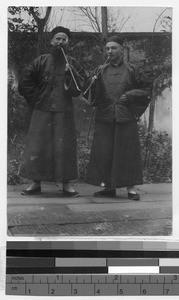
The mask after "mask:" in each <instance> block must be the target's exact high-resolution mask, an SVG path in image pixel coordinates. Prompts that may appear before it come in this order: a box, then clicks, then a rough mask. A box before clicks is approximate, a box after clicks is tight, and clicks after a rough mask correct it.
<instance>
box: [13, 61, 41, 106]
mask: <svg viewBox="0 0 179 300" xmlns="http://www.w3.org/2000/svg"><path fill="white" fill-rule="evenodd" d="M38 78H39V76H38V59H35V60H34V61H33V62H32V63H31V64H30V65H29V66H28V67H27V68H26V69H25V70H23V72H22V75H21V78H20V80H19V83H18V92H19V94H20V95H21V96H23V97H24V98H25V100H26V101H27V103H28V104H29V105H30V106H31V107H32V108H33V106H34V104H35V94H36V92H37V88H38V81H39V79H38Z"/></svg>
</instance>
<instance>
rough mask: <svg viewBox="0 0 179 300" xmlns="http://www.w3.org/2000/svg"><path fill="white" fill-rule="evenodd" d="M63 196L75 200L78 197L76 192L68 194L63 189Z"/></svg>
mask: <svg viewBox="0 0 179 300" xmlns="http://www.w3.org/2000/svg"><path fill="white" fill-rule="evenodd" d="M63 195H64V196H67V197H73V198H76V197H78V196H79V193H78V192H77V191H74V192H68V191H66V190H64V189H63Z"/></svg>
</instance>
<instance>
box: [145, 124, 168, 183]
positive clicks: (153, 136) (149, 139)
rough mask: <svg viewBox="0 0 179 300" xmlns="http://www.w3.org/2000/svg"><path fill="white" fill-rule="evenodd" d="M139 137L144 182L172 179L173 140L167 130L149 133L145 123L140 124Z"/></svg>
mask: <svg viewBox="0 0 179 300" xmlns="http://www.w3.org/2000/svg"><path fill="white" fill-rule="evenodd" d="M139 137H140V143H141V152H142V153H141V154H142V161H143V173H144V182H153V183H159V182H171V181H172V140H171V137H170V136H169V135H168V134H167V132H165V131H156V130H153V131H152V132H151V133H148V131H147V128H146V126H145V125H144V124H142V123H140V124H139Z"/></svg>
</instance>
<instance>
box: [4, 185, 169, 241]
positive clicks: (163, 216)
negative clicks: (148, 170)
mask: <svg viewBox="0 0 179 300" xmlns="http://www.w3.org/2000/svg"><path fill="white" fill-rule="evenodd" d="M26 187H27V185H26V186H25V185H20V186H8V193H7V198H8V199H7V202H8V204H7V222H8V232H7V234H8V235H9V236H22V237H25V236H30V237H37V236H43V237H44V236H45V237H49V236H58V237H60V236H63V237H64V236H67V237H69V236H95V237H96V236H108V237H109V236H165V235H170V234H172V185H171V184H170V183H166V184H144V185H141V186H138V187H137V189H138V193H139V194H140V195H141V200H140V201H132V200H129V199H128V198H127V193H126V189H125V188H122V189H117V197H116V198H95V197H93V193H94V192H95V191H98V190H101V188H100V187H94V186H91V185H88V184H85V183H76V184H75V185H74V187H75V189H76V190H78V191H79V192H80V197H78V198H67V197H64V196H63V195H62V193H61V191H59V186H56V185H55V184H50V183H48V184H46V183H44V184H42V191H43V193H42V194H41V195H36V196H22V195H21V194H20V192H21V190H22V189H24V188H26Z"/></svg>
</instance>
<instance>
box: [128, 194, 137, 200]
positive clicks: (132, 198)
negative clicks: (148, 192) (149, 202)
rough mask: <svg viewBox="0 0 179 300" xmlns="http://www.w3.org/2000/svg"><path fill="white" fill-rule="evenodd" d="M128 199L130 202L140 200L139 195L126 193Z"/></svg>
mask: <svg viewBox="0 0 179 300" xmlns="http://www.w3.org/2000/svg"><path fill="white" fill-rule="evenodd" d="M128 198H129V199H130V200H135V201H139V200H140V195H139V194H137V193H136V194H133V193H128Z"/></svg>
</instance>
